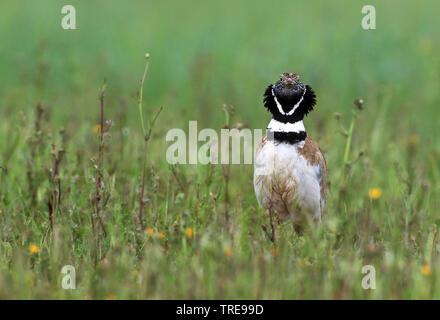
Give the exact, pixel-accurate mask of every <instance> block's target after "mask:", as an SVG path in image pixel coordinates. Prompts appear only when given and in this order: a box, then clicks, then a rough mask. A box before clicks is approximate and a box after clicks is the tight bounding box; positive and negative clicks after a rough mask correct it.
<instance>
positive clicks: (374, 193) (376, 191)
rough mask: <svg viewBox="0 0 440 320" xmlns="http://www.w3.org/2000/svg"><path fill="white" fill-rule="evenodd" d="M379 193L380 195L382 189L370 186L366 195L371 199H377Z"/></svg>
mask: <svg viewBox="0 0 440 320" xmlns="http://www.w3.org/2000/svg"><path fill="white" fill-rule="evenodd" d="M381 195H382V190H381V189H380V188H372V189H370V190H368V196H369V197H370V198H371V199H373V200H377V199H379V198H380V196H381Z"/></svg>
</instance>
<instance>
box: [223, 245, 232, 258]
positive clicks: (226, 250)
mask: <svg viewBox="0 0 440 320" xmlns="http://www.w3.org/2000/svg"><path fill="white" fill-rule="evenodd" d="M223 253H224V254H225V256H227V257H231V256H232V254H233V253H234V252H233V251H232V248H230V247H227V248H226V249H225V250H224V251H223Z"/></svg>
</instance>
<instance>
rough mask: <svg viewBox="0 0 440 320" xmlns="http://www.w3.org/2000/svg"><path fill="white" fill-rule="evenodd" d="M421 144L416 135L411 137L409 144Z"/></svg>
mask: <svg viewBox="0 0 440 320" xmlns="http://www.w3.org/2000/svg"><path fill="white" fill-rule="evenodd" d="M418 142H419V136H418V135H416V134H413V135H411V136H410V137H409V143H411V144H412V145H415V144H417V143H418Z"/></svg>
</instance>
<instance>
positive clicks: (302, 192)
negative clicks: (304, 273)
mask: <svg viewBox="0 0 440 320" xmlns="http://www.w3.org/2000/svg"><path fill="white" fill-rule="evenodd" d="M263 104H264V107H265V108H266V109H267V110H268V111H269V112H270V113H271V114H272V119H271V120H270V122H269V124H268V126H267V130H266V134H265V135H264V136H263V137H262V140H261V141H260V143H259V144H258V145H257V147H256V150H255V161H254V179H253V182H254V189H255V194H256V198H257V201H258V204H259V205H260V207H261V208H263V209H264V210H265V211H266V212H268V213H269V215H270V217H271V219H272V215H273V216H274V217H276V219H277V221H278V222H280V221H286V220H289V219H290V220H293V226H294V230H295V232H296V233H297V234H301V233H302V231H303V229H304V225H305V221H306V220H307V221H314V222H315V224H314V225H317V224H320V223H321V221H322V218H323V216H324V215H325V213H326V209H325V206H326V198H327V184H326V179H327V163H326V160H325V157H324V154H323V152H322V150H321V149H320V147H319V145H318V144H317V143H316V142H315V141H313V140H312V138H311V137H310V136H309V135H308V134H307V132H306V129H305V127H304V124H303V119H304V117H305V116H306V115H307V114H308V113H309V112H311V111H312V110H313V108H314V106H315V105H316V95H315V93H314V91H313V89H312V88H311V87H310V86H309V85H304V84H303V83H302V82H301V81H300V77H299V75H298V74H295V73H291V72H285V73H283V74H281V75H280V79H279V80H278V81H277V82H276V83H275V84H274V85H273V84H270V85H269V86H268V87H267V88H266V90H265V92H264V99H263ZM310 218H311V219H310ZM271 222H272V221H271Z"/></svg>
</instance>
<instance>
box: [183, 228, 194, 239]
mask: <svg viewBox="0 0 440 320" xmlns="http://www.w3.org/2000/svg"><path fill="white" fill-rule="evenodd" d="M185 235H186V237H187V238H192V237H193V236H194V231H193V229H191V228H186V230H185Z"/></svg>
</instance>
